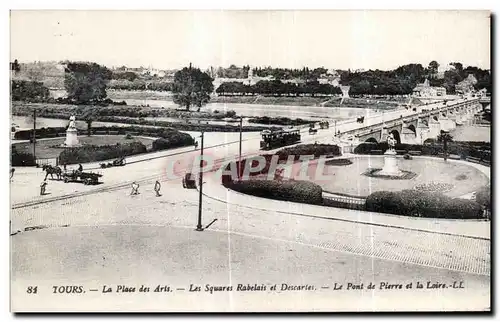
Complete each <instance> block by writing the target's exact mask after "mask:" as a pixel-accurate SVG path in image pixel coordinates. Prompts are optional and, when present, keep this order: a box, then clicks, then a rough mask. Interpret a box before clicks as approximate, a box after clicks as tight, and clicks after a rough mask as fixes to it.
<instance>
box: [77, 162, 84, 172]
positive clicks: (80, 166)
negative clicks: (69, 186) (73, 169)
mask: <svg viewBox="0 0 500 322" xmlns="http://www.w3.org/2000/svg"><path fill="white" fill-rule="evenodd" d="M78 171H79V172H83V166H82V164H81V163H80V164H78Z"/></svg>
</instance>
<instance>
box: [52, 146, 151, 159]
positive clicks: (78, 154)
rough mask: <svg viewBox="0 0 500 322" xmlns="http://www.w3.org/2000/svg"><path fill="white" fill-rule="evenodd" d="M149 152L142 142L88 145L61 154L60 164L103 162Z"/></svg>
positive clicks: (66, 150)
mask: <svg viewBox="0 0 500 322" xmlns="http://www.w3.org/2000/svg"><path fill="white" fill-rule="evenodd" d="M145 152H147V149H146V146H145V145H144V144H142V143H141V142H130V143H126V144H119V143H117V144H116V145H101V146H96V145H88V146H82V147H78V148H70V149H65V150H64V151H62V152H61V153H60V154H59V163H60V164H75V163H85V162H94V161H103V160H109V159H114V158H120V157H125V156H130V155H136V154H141V153H145Z"/></svg>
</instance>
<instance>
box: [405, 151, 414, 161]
mask: <svg viewBox="0 0 500 322" xmlns="http://www.w3.org/2000/svg"><path fill="white" fill-rule="evenodd" d="M403 159H405V160H412V159H413V157H412V156H411V155H409V154H408V153H406V154H405V155H404V156H403Z"/></svg>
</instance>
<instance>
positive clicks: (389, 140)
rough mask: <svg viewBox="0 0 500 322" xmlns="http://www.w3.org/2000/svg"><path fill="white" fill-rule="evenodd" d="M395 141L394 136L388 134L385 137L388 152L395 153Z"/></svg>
mask: <svg viewBox="0 0 500 322" xmlns="http://www.w3.org/2000/svg"><path fill="white" fill-rule="evenodd" d="M396 143H397V141H396V139H395V138H394V134H392V133H391V134H389V136H388V137H387V144H388V145H389V151H395V147H396Z"/></svg>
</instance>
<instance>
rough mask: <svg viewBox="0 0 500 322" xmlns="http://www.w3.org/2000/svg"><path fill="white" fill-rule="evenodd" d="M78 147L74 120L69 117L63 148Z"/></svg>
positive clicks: (72, 117)
mask: <svg viewBox="0 0 500 322" xmlns="http://www.w3.org/2000/svg"><path fill="white" fill-rule="evenodd" d="M77 146H80V143H79V142H78V130H77V129H76V118H75V116H74V115H71V116H70V118H69V125H68V129H67V130H66V140H65V141H64V144H63V147H77Z"/></svg>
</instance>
